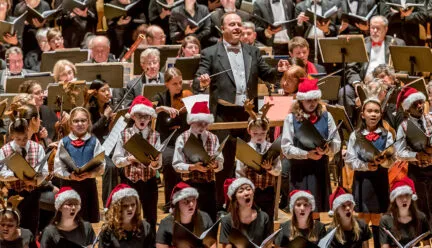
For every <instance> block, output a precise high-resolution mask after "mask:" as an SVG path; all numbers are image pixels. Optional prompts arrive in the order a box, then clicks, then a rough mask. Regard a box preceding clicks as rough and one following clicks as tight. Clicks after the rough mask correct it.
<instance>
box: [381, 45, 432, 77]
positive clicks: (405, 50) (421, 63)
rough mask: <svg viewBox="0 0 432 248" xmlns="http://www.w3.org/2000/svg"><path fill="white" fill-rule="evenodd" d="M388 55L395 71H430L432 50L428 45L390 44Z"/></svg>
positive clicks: (412, 73)
mask: <svg viewBox="0 0 432 248" xmlns="http://www.w3.org/2000/svg"><path fill="white" fill-rule="evenodd" d="M389 48H390V55H391V57H392V61H393V67H394V69H395V70H396V71H409V72H410V75H411V76H414V73H416V72H426V71H429V72H430V71H432V52H431V50H430V48H429V47H419V46H390V47H389Z"/></svg>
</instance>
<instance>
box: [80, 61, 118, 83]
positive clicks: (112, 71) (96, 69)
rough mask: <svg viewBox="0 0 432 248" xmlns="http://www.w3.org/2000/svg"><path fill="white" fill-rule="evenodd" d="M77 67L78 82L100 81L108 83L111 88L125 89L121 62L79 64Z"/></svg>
mask: <svg viewBox="0 0 432 248" xmlns="http://www.w3.org/2000/svg"><path fill="white" fill-rule="evenodd" d="M75 66H76V68H77V78H78V80H85V81H86V82H92V81H93V80H95V79H99V80H103V81H105V82H107V83H108V84H109V86H110V87H111V88H123V87H124V86H123V84H124V82H125V79H124V68H123V64H122V63H121V62H110V63H79V64H75Z"/></svg>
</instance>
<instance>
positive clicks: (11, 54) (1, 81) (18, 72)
mask: <svg viewBox="0 0 432 248" xmlns="http://www.w3.org/2000/svg"><path fill="white" fill-rule="evenodd" d="M5 57H6V63H7V67H6V68H5V69H4V70H2V71H1V73H0V93H5V89H6V78H7V77H8V76H22V75H26V74H28V73H31V72H33V71H31V70H27V69H24V68H23V67H24V62H23V58H24V57H23V52H22V50H21V48H19V47H16V46H13V47H11V48H9V49H8V50H6V55H5Z"/></svg>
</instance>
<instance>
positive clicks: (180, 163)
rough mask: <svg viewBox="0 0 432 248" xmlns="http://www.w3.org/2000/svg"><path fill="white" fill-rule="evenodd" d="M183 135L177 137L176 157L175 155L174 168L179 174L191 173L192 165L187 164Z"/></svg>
mask: <svg viewBox="0 0 432 248" xmlns="http://www.w3.org/2000/svg"><path fill="white" fill-rule="evenodd" d="M183 147H184V142H183V135H180V136H178V137H177V140H176V143H175V148H174V155H173V164H172V165H173V168H174V170H175V171H177V172H178V173H189V166H190V164H187V163H185V155H184V153H183Z"/></svg>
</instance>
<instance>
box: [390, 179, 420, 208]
mask: <svg viewBox="0 0 432 248" xmlns="http://www.w3.org/2000/svg"><path fill="white" fill-rule="evenodd" d="M406 194H410V195H411V199H412V200H413V201H417V194H416V190H415V186H414V182H413V180H411V179H410V178H409V177H407V176H405V177H403V178H402V179H400V180H398V181H396V182H394V183H393V184H392V185H391V188H390V201H391V202H393V201H394V200H395V199H396V198H397V197H398V196H401V195H406Z"/></svg>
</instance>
